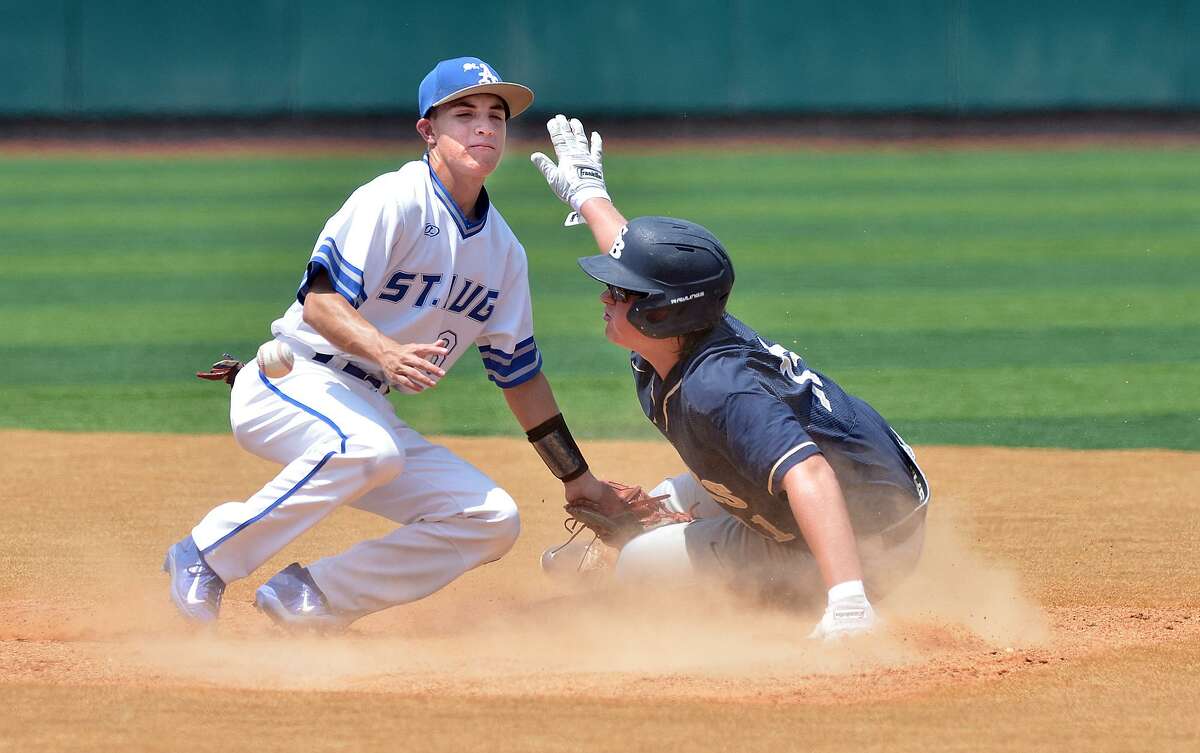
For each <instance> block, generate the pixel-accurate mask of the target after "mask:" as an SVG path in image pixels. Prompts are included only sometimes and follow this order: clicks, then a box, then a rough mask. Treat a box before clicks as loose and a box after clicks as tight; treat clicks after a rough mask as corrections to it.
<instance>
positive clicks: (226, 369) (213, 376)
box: [196, 353, 245, 387]
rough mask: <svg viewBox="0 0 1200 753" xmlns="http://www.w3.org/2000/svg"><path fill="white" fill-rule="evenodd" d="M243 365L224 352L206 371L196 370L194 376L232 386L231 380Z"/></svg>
mask: <svg viewBox="0 0 1200 753" xmlns="http://www.w3.org/2000/svg"><path fill="white" fill-rule="evenodd" d="M244 365H245V364H243V363H242V362H241V361H239V360H237V359H236V358H234V357H233V356H231V355H229V354H228V353H225V354H224V357H223V358H222V359H221V360H220V361H217V362H216V363H214V364H213V365H212V366H211V367H209V369H208V371H197V372H196V376H198V377H200V378H201V379H208V380H210V381H213V382H225V384H228V385H229V386H230V387H232V386H233V380H234V379H236V378H237V375H238V372H239V371H241V370H242V366H244Z"/></svg>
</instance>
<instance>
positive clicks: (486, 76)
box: [463, 63, 500, 84]
mask: <svg viewBox="0 0 1200 753" xmlns="http://www.w3.org/2000/svg"><path fill="white" fill-rule="evenodd" d="M463 71H464V72H466V71H479V83H481V84H498V83H500V77H499V76H497V75H496V74H495V73H494V72H493V71H492V69H491V68H488V66H487V63H463Z"/></svg>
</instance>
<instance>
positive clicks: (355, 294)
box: [296, 255, 367, 308]
mask: <svg viewBox="0 0 1200 753" xmlns="http://www.w3.org/2000/svg"><path fill="white" fill-rule="evenodd" d="M317 269H324V270H325V273H326V274H327V275H329V280H330V281H331V282H332V283H333V289H334V290H336V291H337V292H338V294H339V295H340V296H342V297H343V298H345V299H346V300H347V301H348V302H349V303H350V305H351V306H353V307H354V308H358V307H359V306H361V305H362V304H363V303H364V302H365V301H366V300H367V295H366V293H365V292H364V291H363V289H362V286H361V285H359V286H358V287H357V288H351V287H349V286H348V285H347V284H346V282H345V280H344V278H343V277H341V276H340V275H339V273H338V270H337V269H336V268H334V267H331V266H330V261H329V258H328V257H326V256H318V255H314V256H313V258H312V260H311V261H309V262H308V267H307V268H305V270H304V279H302V280H301V281H300V289H299V290H297V291H296V300H297V301H300V303H304V299H305V297H307V296H308V291H309V289H310V288H311V286H312V279H313V277H314V276H315V275H316V273H317Z"/></svg>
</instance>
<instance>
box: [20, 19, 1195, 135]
mask: <svg viewBox="0 0 1200 753" xmlns="http://www.w3.org/2000/svg"><path fill="white" fill-rule="evenodd" d="M440 5H442V4H439V3H415V2H398V1H396V0H360V1H358V2H353V1H347V2H329V1H328V0H208V2H205V3H180V2H171V1H170V0H104V1H103V2H85V0H38V2H33V1H32V0H0V90H2V91H3V92H4V96H3V97H0V117H30V116H33V117H45V116H49V117H104V116H129V115H135V116H137V115H150V116H184V115H235V116H242V115H246V116H252V115H263V114H280V113H284V114H287V113H290V114H318V113H339V114H356V113H369V112H393V111H401V112H403V111H407V110H409V109H410V108H411V109H415V104H414V100H415V91H416V87H417V84H418V82H419V80H420V78H421V76H422V75H423V74H424V73H425V72H426V71H427V70H428V69H429V68H430V67H431V66H432V64H433V62H435V61H436V60H438V59H439V58H442V57H450V56H457V55H462V54H478V55H480V56H481V57H484V58H485V59H487V60H488V61H490V62H491V63H492V64H493V65H495V66H496V67H497V68H498V69H499V70H500V71H501V73H502V74H503V75H504V76H505V77H507V78H509V79H511V80H519V81H522V82H526V83H528V84H529V85H531V86H532V87H533V88H534V90H535V91H536V92H537V94H538V99H537V101H536V103H535V107H536V108H537V109H538V110H541V111H543V112H546V111H556V110H569V111H571V112H579V113H588V114H618V113H639V114H658V113H673V114H678V113H681V112H691V113H697V114H719V113H737V112H771V111H789V112H798V113H804V112H846V113H856V112H890V111H922V112H933V113H956V112H980V111H998V110H1014V109H1016V110H1038V109H1122V108H1139V109H1142V108H1153V109H1162V110H1196V109H1200V0H1143V1H1142V2H1138V3H1131V2H1120V0H1091V1H1090V2H1085V1H1083V0H1078V1H1071V0H1005V2H998V1H991V0H906V1H905V2H894V1H893V2H884V1H883V0H874V1H871V0H864V1H862V2H831V0H798V1H796V2H781V1H778V0H776V1H771V0H743V1H741V2H738V1H737V0H727V1H726V2H712V3H695V2H688V1H685V0H663V1H662V2H640V1H639V0H610V1H609V2H606V3H569V4H568V3H561V2H550V0H512V1H511V2H494V3H476V4H456V5H461V6H467V5H470V10H469V13H464V12H459V11H458V10H450V9H446V8H440V7H439V6H440ZM445 5H450V4H445Z"/></svg>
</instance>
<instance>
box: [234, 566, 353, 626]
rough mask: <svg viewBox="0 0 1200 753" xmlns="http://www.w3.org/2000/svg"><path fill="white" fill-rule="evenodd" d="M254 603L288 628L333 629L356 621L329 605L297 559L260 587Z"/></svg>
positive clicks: (279, 623) (278, 623)
mask: <svg viewBox="0 0 1200 753" xmlns="http://www.w3.org/2000/svg"><path fill="white" fill-rule="evenodd" d="M254 606H255V607H256V608H257V609H258V611H260V612H262V613H263V614H265V615H266V616H268V617H270V618H271V619H272V620H273V621H274V622H275V624H276V625H279V626H280V627H283V628H286V629H288V630H296V631H300V630H311V631H314V632H332V631H338V630H342V629H343V628H345V627H346V626H348V625H349V624H350V623H351V622H354V620H355V618H354V617H353V616H351V615H346V614H341V613H339V612H337V611H335V610H334V609H333V608H332V607H330V606H329V601H328V600H327V599H326V598H325V594H323V593H321V589H319V588H317V584H316V583H315V582H314V581H313V579H312V575H310V574H309V572H308V570H307V569H306V568H304V567H302V566H301V565H300V563H299V562H293V563H292V564H290V565H288V566H287V567H285V568H284V569H283V570H280V571H279V572H278V573H276V574H275V575H274V576H273V577H272V578H271V579H270V580H269V581H267V582H266V583H264V584H262V585H261V586H259V587H258V590H257V591H255V592H254Z"/></svg>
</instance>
